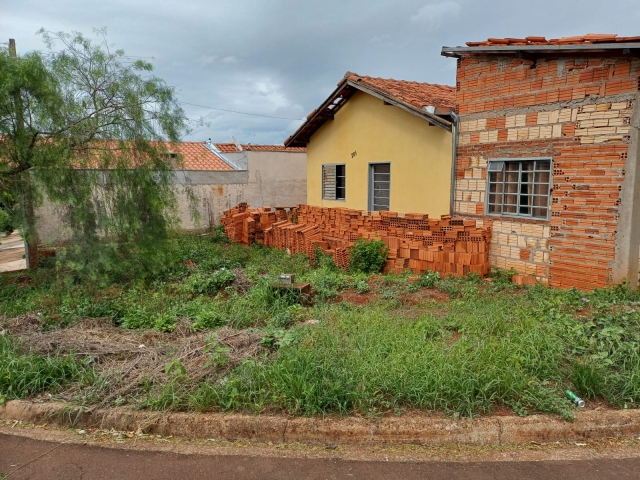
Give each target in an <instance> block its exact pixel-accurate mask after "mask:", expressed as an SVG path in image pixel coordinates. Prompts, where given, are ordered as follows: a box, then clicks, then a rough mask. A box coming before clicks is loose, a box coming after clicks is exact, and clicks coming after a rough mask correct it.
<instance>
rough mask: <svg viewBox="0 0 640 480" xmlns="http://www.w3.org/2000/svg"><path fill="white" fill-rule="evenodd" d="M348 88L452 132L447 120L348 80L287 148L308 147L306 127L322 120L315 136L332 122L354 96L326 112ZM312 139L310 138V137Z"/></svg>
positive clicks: (290, 138) (328, 99)
mask: <svg viewBox="0 0 640 480" xmlns="http://www.w3.org/2000/svg"><path fill="white" fill-rule="evenodd" d="M347 88H354V89H356V90H359V91H361V92H364V93H367V94H369V95H372V96H374V97H376V98H379V99H381V100H383V101H385V102H387V103H388V104H391V105H393V106H396V107H398V108H400V109H402V110H404V111H406V112H408V113H410V114H412V115H415V116H417V117H419V118H422V119H423V120H426V121H427V122H429V123H430V124H431V125H434V126H436V127H440V128H442V129H444V130H447V131H448V132H451V131H452V123H451V122H449V121H447V120H445V119H444V118H442V117H439V116H438V115H436V114H431V113H429V112H427V111H426V110H423V109H420V108H417V107H415V106H413V105H411V104H409V103H406V102H403V101H402V100H398V99H397V98H394V97H390V96H389V95H387V94H385V93H384V92H381V91H378V90H376V89H374V88H371V87H369V86H367V85H363V84H361V83H358V82H354V81H352V80H349V79H346V81H342V82H340V84H339V85H338V88H336V89H335V90H334V91H333V92H332V93H331V95H329V97H328V98H327V99H326V100H325V101H324V102H323V103H322V105H321V106H320V107H318V109H317V110H316V112H315V113H314V114H313V115H312V116H311V117H310V118H307V119H306V120H305V122H304V123H303V124H302V125H300V127H298V129H297V130H296V131H295V133H294V134H293V135H291V137H289V138H288V139H287V140H285V142H284V145H285V147H306V146H307V143H308V140H304V139H300V138H299V137H300V136H301V135H302V133H303V132H304V131H305V130H306V129H307V128H306V127H308V126H309V124H311V123H312V122H314V121H315V120H321V123H320V125H319V126H318V128H316V130H314V132H312V133H311V135H313V133H315V131H317V130H318V129H319V128H320V127H321V126H322V125H323V124H324V122H325V121H326V120H331V119H333V116H334V114H335V112H337V111H338V110H339V109H340V107H342V105H343V104H344V103H346V102H347V101H348V100H349V97H350V96H351V95H352V93H351V94H350V95H349V97H347V98H345V100H344V101H343V102H342V103H341V104H339V105H338V106H337V108H334V111H333V112H332V113H331V114H328V113H327V112H326V110H327V109H328V107H329V106H330V105H331V104H333V103H334V102H335V100H336V99H337V98H339V97H340V95H341V93H342V92H343V91H345V90H346V89H347ZM309 138H310V136H309Z"/></svg>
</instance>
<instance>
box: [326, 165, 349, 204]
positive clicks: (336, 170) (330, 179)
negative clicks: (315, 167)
mask: <svg viewBox="0 0 640 480" xmlns="http://www.w3.org/2000/svg"><path fill="white" fill-rule="evenodd" d="M346 193H347V176H346V168H345V166H344V165H322V198H323V199H325V200H344V199H345V197H346Z"/></svg>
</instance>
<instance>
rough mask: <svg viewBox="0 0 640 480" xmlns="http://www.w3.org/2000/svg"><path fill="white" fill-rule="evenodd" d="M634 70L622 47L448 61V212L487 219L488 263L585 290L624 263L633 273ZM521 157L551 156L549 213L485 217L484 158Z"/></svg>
mask: <svg viewBox="0 0 640 480" xmlns="http://www.w3.org/2000/svg"><path fill="white" fill-rule="evenodd" d="M639 75H640V60H638V59H635V58H631V57H628V56H625V57H623V56H619V57H609V56H608V57H603V56H597V55H596V56H589V57H588V58H586V57H585V58H573V57H568V56H567V57H556V58H538V59H537V60H536V61H535V62H534V61H532V60H521V59H514V58H513V57H501V56H475V55H473V56H463V58H461V59H460V60H458V67H457V103H458V113H459V114H460V136H459V140H458V157H457V166H456V185H455V212H456V214H458V215H464V216H467V217H483V218H485V219H493V220H494V234H493V236H492V242H491V247H490V262H491V263H492V265H494V266H497V267H500V268H505V269H509V268H514V269H515V270H516V271H518V272H521V273H528V274H534V275H536V277H537V278H538V279H539V280H540V281H543V282H548V283H549V284H550V285H552V286H557V287H573V286H575V287H578V288H585V289H593V288H595V287H602V286H605V285H607V284H610V283H613V282H619V281H621V280H622V278H623V277H627V278H629V276H630V275H631V276H633V271H634V270H635V277H636V278H635V279H633V278H631V280H632V282H633V281H636V280H637V270H636V269H637V265H638V256H637V255H638V253H637V252H638V238H639V237H640V232H638V229H639V225H638V220H640V212H635V211H634V209H636V208H637V207H634V206H633V205H634V202H633V200H632V198H633V197H634V189H635V188H636V187H635V184H636V183H637V178H635V177H634V178H633V179H630V178H627V179H626V180H625V172H626V173H629V172H630V168H629V167H630V166H633V172H634V176H635V159H636V154H635V153H634V152H636V151H637V149H638V145H637V140H636V143H635V144H634V143H633V142H632V140H631V139H632V137H633V136H632V135H630V130H631V117H632V114H633V110H634V108H635V109H637V108H638V101H637V95H638V90H639V80H638V77H639ZM523 157H551V158H552V170H553V171H552V179H553V185H552V187H553V190H552V205H551V216H550V219H549V220H532V219H521V218H509V217H494V216H489V215H487V216H485V215H484V212H485V200H486V182H487V180H486V179H487V162H488V160H489V159H490V158H523ZM630 158H633V165H629V162H630V161H631V160H629V159H630ZM623 185H624V186H623ZM625 195H626V196H627V197H628V198H629V199H630V200H628V201H627V202H626V205H625V204H622V205H621V198H622V197H624V196H625ZM625 209H626V210H625ZM621 213H622V214H623V215H624V216H625V218H626V221H625V222H623V221H622V220H621ZM636 218H638V220H636ZM631 233H633V235H632V234H631ZM625 236H626V237H625ZM623 237H625V238H624V239H623ZM623 243H624V245H623ZM623 251H626V253H624V252H623ZM633 251H635V254H633V253H630V252H633ZM634 255H635V258H631V257H633V256H634ZM632 264H634V265H633V267H631V265H632Z"/></svg>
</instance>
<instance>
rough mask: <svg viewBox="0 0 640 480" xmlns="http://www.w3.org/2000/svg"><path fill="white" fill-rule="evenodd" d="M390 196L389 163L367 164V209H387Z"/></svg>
mask: <svg viewBox="0 0 640 480" xmlns="http://www.w3.org/2000/svg"><path fill="white" fill-rule="evenodd" d="M390 197H391V164H390V163H372V164H370V165H369V210H373V211H376V210H385V211H389V205H390V202H389V199H390Z"/></svg>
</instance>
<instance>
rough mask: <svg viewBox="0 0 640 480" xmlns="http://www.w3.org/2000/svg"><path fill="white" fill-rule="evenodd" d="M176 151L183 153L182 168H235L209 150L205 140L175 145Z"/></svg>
mask: <svg viewBox="0 0 640 480" xmlns="http://www.w3.org/2000/svg"><path fill="white" fill-rule="evenodd" d="M168 147H169V146H168ZM168 149H169V150H170V151H172V152H173V151H174V150H172V149H171V148H168ZM175 153H178V154H180V155H182V157H183V159H182V161H183V162H184V166H182V167H181V168H183V169H184V170H233V167H232V166H231V165H229V164H228V163H226V162H225V161H224V160H223V159H222V158H220V157H219V156H218V155H216V154H215V153H214V152H212V151H211V150H209V149H208V148H207V146H206V145H205V143H204V142H181V143H179V144H177V145H176V146H175Z"/></svg>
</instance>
